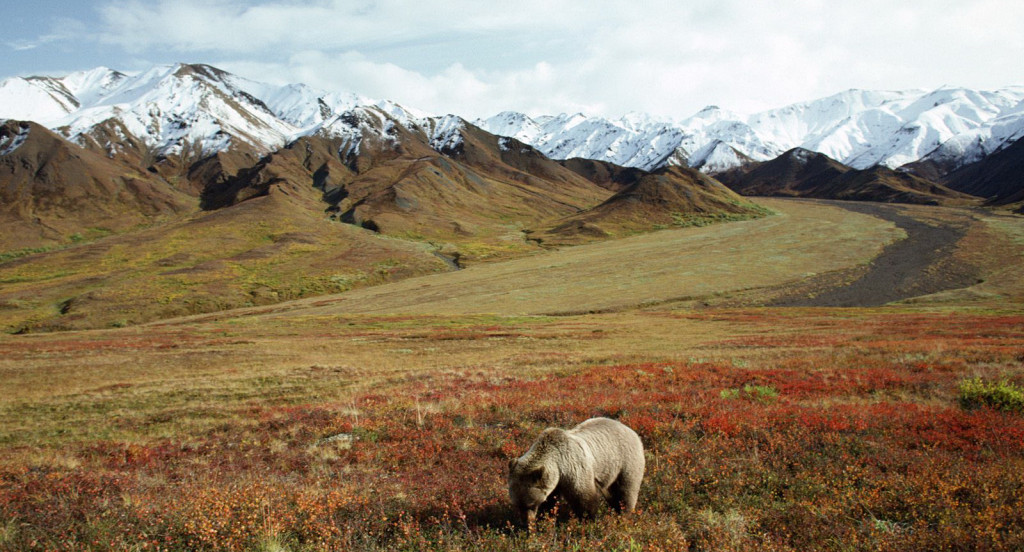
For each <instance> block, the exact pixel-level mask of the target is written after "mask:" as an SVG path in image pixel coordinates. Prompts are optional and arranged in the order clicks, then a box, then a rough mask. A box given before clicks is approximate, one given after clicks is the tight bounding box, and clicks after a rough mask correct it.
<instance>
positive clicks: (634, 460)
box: [508, 418, 644, 527]
mask: <svg viewBox="0 0 1024 552" xmlns="http://www.w3.org/2000/svg"><path fill="white" fill-rule="evenodd" d="M643 477H644V446H643V443H641V442H640V437H639V436H637V434H636V433H635V432H634V431H633V430H632V429H630V428H628V427H626V426H625V425H623V424H622V423H620V422H617V421H615V420H611V419H608V418H591V419H589V420H587V421H585V422H583V423H581V424H580V425H578V426H576V427H574V428H572V429H570V430H568V431H566V430H563V429H558V428H548V429H545V430H544V432H543V433H541V435H540V437H538V438H537V440H536V441H534V443H533V446H531V447H530V450H528V451H526V454H524V455H522V456H520V457H519V458H513V459H512V460H510V461H509V464H508V494H509V497H510V498H511V499H512V507H513V508H514V509H515V510H516V513H517V514H518V515H519V516H520V519H521V521H522V522H525V523H526V525H527V527H531V526H532V525H533V522H534V520H535V519H536V518H537V509H538V508H539V507H540V506H541V504H543V503H544V502H545V501H546V500H547V499H548V498H549V497H554V496H561V497H562V498H563V499H564V500H565V501H566V502H568V504H569V506H570V507H571V508H572V510H573V513H575V514H576V515H577V516H580V517H583V516H593V515H594V514H596V513H597V510H598V508H599V507H600V505H601V501H602V500H604V501H607V502H608V504H609V505H610V506H611V507H613V508H615V510H616V511H619V512H632V511H633V509H634V508H635V507H636V498H637V494H639V492H640V481H641V480H642V479H643Z"/></svg>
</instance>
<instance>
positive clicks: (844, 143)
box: [0, 64, 1024, 173]
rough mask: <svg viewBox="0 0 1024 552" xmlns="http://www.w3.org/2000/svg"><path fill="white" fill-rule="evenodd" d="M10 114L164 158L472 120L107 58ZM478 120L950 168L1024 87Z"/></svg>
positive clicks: (10, 94) (561, 136) (642, 157)
mask: <svg viewBox="0 0 1024 552" xmlns="http://www.w3.org/2000/svg"><path fill="white" fill-rule="evenodd" d="M0 119H15V120H32V121H36V122H38V123H40V124H43V125H44V126H47V127H49V128H50V129H52V130H56V131H58V132H59V133H61V134H63V135H64V136H65V137H67V138H69V139H72V140H74V141H77V142H78V143H80V144H90V145H92V146H94V147H96V146H98V147H100V148H104V149H106V150H107V152H108V153H109V154H111V155H113V154H114V153H115V152H116V150H118V149H119V148H122V149H123V148H125V147H132V148H136V149H145V150H146V151H147V152H149V153H152V154H156V155H174V154H176V153H179V152H181V151H183V150H185V149H188V150H190V151H195V150H197V149H198V150H199V151H201V152H202V153H203V154H211V153H215V152H221V151H225V150H229V149H244V150H246V151H247V152H248V153H252V154H264V153H268V152H271V151H274V150H277V149H279V148H281V147H283V146H284V145H286V144H288V143H291V142H294V141H295V140H296V139H298V138H300V137H302V136H308V135H325V136H331V137H338V138H343V139H344V141H345V142H346V143H347V144H348V145H347V147H348V148H349V150H350V153H352V152H358V151H359V148H360V147H366V146H367V145H368V144H369V142H366V141H364V140H363V139H364V138H366V139H367V140H370V141H376V142H377V143H379V144H380V145H382V146H386V145H387V144H389V143H394V140H395V138H394V136H395V135H396V128H397V127H402V128H404V129H405V130H408V131H410V132H413V133H419V134H420V135H424V136H426V139H427V141H428V142H429V143H430V144H431V147H434V148H435V149H437V150H438V151H454V150H455V149H457V146H458V144H457V141H458V139H459V136H460V135H461V133H460V132H459V131H458V129H459V128H464V125H466V124H468V123H466V121H464V120H462V119H460V118H458V117H457V116H454V115H450V116H445V117H440V118H436V117H432V116H430V115H429V114H426V113H423V112H419V111H416V110H413V109H410V108H408V107H405V106H401V105H399V104H396V103H394V102H391V101H388V100H372V99H369V98H364V97H361V96H358V95H356V94H352V93H347V92H330V91H322V90H317V89H314V88H311V87H309V86H306V85H304V84H289V85H283V86H281V85H273V84H267V83H261V82H257V81H252V80H248V79H244V78H242V77H238V76H236V75H232V74H230V73H227V72H225V71H222V70H220V69H217V68H215V67H211V66H209V65H189V64H174V65H164V66H157V67H152V68H150V69H149V70H146V71H143V72H141V73H137V74H125V73H121V72H118V71H115V70H112V69H109V68H106V67H99V68H96V69H92V70H89V71H82V72H78V73H72V74H70V75H67V76H64V77H59V78H58V77H29V78H20V77H18V78H11V79H7V80H5V81H2V82H0ZM474 124H475V125H477V126H479V127H480V128H482V129H484V130H486V131H488V132H491V133H493V134H497V135H499V136H506V137H511V138H514V139H516V140H519V141H520V142H522V143H524V144H528V145H530V146H533V147H534V148H536V149H537V150H538V151H540V152H541V153H543V154H544V155H546V156H548V157H551V158H553V159H560V160H562V159H570V158H577V157H578V158H586V159H593V160H599V161H606V162H610V163H614V164H617V165H621V166H626V167H636V168H640V169H644V170H654V169H658V168H661V167H666V166H677V165H678V166H690V167H698V168H700V170H702V171H705V172H711V173H714V172H719V171H724V170H728V169H731V168H734V167H737V166H740V165H743V164H745V163H748V162H750V161H766V160H769V159H773V158H775V157H777V156H778V155H780V154H782V153H783V152H785V151H788V150H791V149H793V148H797V147H799V148H805V149H807V150H810V151H814V152H819V153H823V154H826V155H828V156H829V157H831V158H834V159H836V160H838V161H840V162H842V163H844V164H846V165H849V166H852V167H854V168H858V169H863V168H868V167H873V166H876V165H881V166H885V167H890V168H895V167H900V166H903V165H906V164H908V163H913V162H917V161H921V160H924V161H928V162H933V163H934V164H935V165H936V166H939V167H942V169H943V170H944V171H949V170H955V169H956V168H958V167H960V166H963V165H964V164H966V163H971V162H975V161H978V160H980V159H982V158H984V157H986V156H988V155H991V154H992V153H994V152H997V151H999V150H1001V149H1003V148H1005V147H1006V146H1007V145H1008V144H1010V143H1012V142H1013V141H1014V140H1017V139H1020V138H1022V137H1024V87H1009V88H1004V89H1000V90H994V91H979V90H970V89H965V88H954V87H942V88H939V89H936V90H930V91H928V90H906V91H872V90H856V89H851V90H846V91H843V92H840V93H838V94H833V95H831V96H828V97H825V98H820V99H816V100H812V101H808V102H801V103H795V104H791V105H788V106H784V107H781V108H778V109H772V110H768V111H764V112H761V113H755V114H753V115H749V116H746V115H741V114H738V113H734V112H731V111H728V110H727V109H723V108H721V107H718V106H714V105H711V106H708V107H705V108H704V109H702V110H700V111H699V112H697V113H695V114H693V115H691V116H689V117H686V118H666V117H656V116H652V115H649V114H644V113H629V114H627V115H624V116H622V117H620V118H618V119H608V118H603V117H589V116H586V115H584V114H582V113H568V114H566V113H563V114H560V115H554V116H541V117H529V116H527V115H525V114H523V113H517V112H514V111H505V112H502V113H499V114H497V115H495V116H493V117H490V118H488V119H482V120H477V121H475V122H474ZM460 125H462V127H460ZM125 144H129V146H126V145H125Z"/></svg>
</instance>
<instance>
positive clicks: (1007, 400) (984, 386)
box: [959, 378, 1024, 413]
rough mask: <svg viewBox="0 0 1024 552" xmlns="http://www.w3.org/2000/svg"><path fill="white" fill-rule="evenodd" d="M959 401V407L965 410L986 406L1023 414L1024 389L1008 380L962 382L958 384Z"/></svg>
mask: <svg viewBox="0 0 1024 552" xmlns="http://www.w3.org/2000/svg"><path fill="white" fill-rule="evenodd" d="M959 400H960V406H962V407H964V408H966V409H974V408H980V407H983V406H987V407H990V408H994V409H996V410H1002V411H1005V412H1017V413H1024V388H1022V387H1020V386H1019V385H1016V384H1014V383H1013V382H1011V381H1009V380H1002V381H998V382H992V381H988V382H987V381H983V380H982V379H981V378H973V379H968V380H964V381H962V382H960V396H959Z"/></svg>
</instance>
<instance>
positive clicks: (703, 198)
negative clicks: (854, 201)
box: [531, 166, 767, 245]
mask: <svg viewBox="0 0 1024 552" xmlns="http://www.w3.org/2000/svg"><path fill="white" fill-rule="evenodd" d="M765 214H767V210H765V209H763V208H761V207H759V206H758V205H756V204H754V203H752V202H749V201H747V200H745V199H743V198H742V197H740V196H739V195H737V194H736V193H735V192H733V191H731V190H729V189H728V188H727V187H725V186H724V185H723V184H722V183H720V182H718V181H717V180H715V179H714V178H711V177H710V176H707V175H705V174H703V173H701V172H699V171H695V170H693V169H689V168H685V167H677V166H676V167H666V168H664V169H660V170H658V171H655V172H652V173H644V174H642V175H640V176H639V178H638V179H637V180H636V181H635V182H633V183H631V184H630V185H629V186H627V187H626V188H624V189H623V190H621V191H619V192H617V193H616V194H615V195H613V196H612V197H610V198H608V199H607V200H606V201H604V202H602V203H601V204H599V205H597V206H595V207H593V208H591V209H587V210H586V211H583V212H581V213H577V214H574V215H569V216H567V217H564V218H562V219H559V220H557V221H554V222H553V223H551V224H550V225H549V226H547V227H546V228H543V229H541V230H540V231H538V232H536V233H533V234H532V235H531V239H534V240H537V241H539V242H540V243H543V244H545V245H571V244H577V243H585V242H588V241H593V240H595V239H604V238H609V237H619V236H625V235H629V234H633V233H637V232H643V231H649V230H655V229H658V228H666V227H669V226H695V225H696V226H702V225H705V224H709V223H712V222H718V221H728V220H742V219H747V218H755V217H759V216H764V215H765Z"/></svg>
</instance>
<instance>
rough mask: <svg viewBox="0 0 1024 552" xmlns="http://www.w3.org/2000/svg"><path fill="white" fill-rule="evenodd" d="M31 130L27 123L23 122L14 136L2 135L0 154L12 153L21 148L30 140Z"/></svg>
mask: <svg viewBox="0 0 1024 552" xmlns="http://www.w3.org/2000/svg"><path fill="white" fill-rule="evenodd" d="M29 130H30V129H29V126H28V125H27V124H22V125H19V126H18V133H17V134H15V135H14V136H0V155H10V154H12V153H14V151H15V150H17V149H18V148H20V147H21V145H22V144H24V143H25V140H28V134H29Z"/></svg>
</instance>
